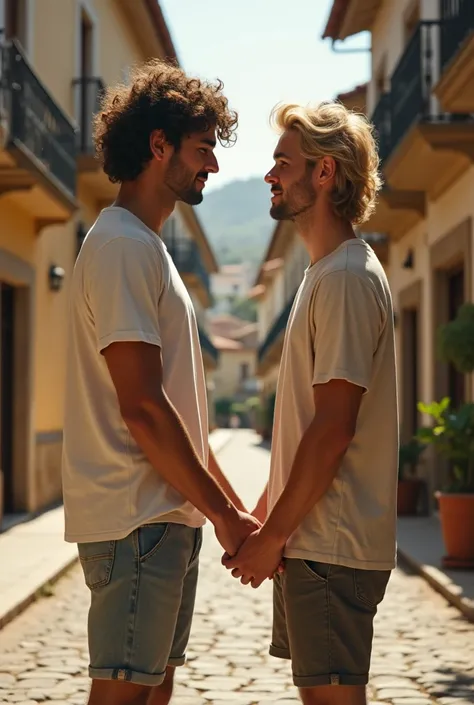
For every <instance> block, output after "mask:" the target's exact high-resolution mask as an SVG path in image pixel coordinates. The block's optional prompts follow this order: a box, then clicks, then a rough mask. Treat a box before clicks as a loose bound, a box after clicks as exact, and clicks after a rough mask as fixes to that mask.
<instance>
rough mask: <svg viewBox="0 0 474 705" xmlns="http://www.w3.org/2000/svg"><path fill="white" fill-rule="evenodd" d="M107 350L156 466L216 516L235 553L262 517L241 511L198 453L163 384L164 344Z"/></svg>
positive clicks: (134, 429) (133, 424)
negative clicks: (255, 518) (160, 346)
mask: <svg viewBox="0 0 474 705" xmlns="http://www.w3.org/2000/svg"><path fill="white" fill-rule="evenodd" d="M103 355H104V358H105V361H106V363H107V366H108V369H109V372H110V376H111V378H112V381H113V384H114V386H115V390H116V392H117V396H118V401H119V405H120V412H121V414H122V417H123V419H124V421H125V423H126V425H127V426H128V429H129V430H130V433H131V434H132V436H133V438H134V439H135V441H136V442H137V444H138V445H139V447H140V448H141V449H142V451H143V452H144V454H145V455H146V456H147V458H148V460H149V461H150V463H151V465H152V466H153V467H154V468H155V470H156V471H157V472H159V473H160V475H161V476H162V477H163V478H164V479H165V480H166V481H167V482H168V483H169V484H170V485H172V487H174V488H175V489H176V490H177V491H178V492H179V493H180V494H182V495H183V497H184V498H185V499H187V500H188V501H189V502H191V504H193V505H194V506H195V507H197V509H199V510H200V511H202V513H203V514H204V515H205V516H207V517H208V518H209V519H210V520H211V522H212V523H213V524H214V526H215V528H216V535H217V538H218V539H219V541H220V543H221V544H222V546H223V547H224V549H225V550H226V551H227V552H228V553H230V554H231V555H233V554H235V553H236V551H237V549H238V548H239V546H240V545H241V543H242V542H243V540H244V539H245V538H246V536H247V535H248V534H249V533H251V531H253V530H255V528H257V525H258V523H257V522H256V520H254V519H253V517H249V516H248V515H246V514H242V513H241V512H239V510H238V509H237V508H236V507H235V506H234V505H233V504H232V502H231V500H230V499H229V498H228V497H227V496H226V494H225V492H224V491H223V489H222V488H221V487H220V486H219V484H218V482H216V480H215V479H214V478H213V477H212V476H211V475H210V473H209V472H208V470H207V468H205V467H204V465H203V464H202V462H201V461H200V459H199V458H198V456H197V454H196V452H195V449H194V447H193V444H192V442H191V439H190V437H189V435H188V433H187V431H186V428H185V426H184V424H183V421H182V420H181V418H180V416H179V414H178V413H177V411H176V409H175V408H174V407H173V405H172V403H171V401H170V400H169V398H168V397H167V395H166V393H165V391H164V389H163V384H162V358H161V350H160V348H159V347H157V346H156V345H149V344H148V343H143V342H119V343H112V344H111V345H109V346H108V347H107V348H106V349H105V350H104V351H103Z"/></svg>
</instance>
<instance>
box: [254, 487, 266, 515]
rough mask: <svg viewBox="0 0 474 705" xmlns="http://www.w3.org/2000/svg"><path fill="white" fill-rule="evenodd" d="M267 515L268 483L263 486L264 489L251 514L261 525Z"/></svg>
mask: <svg viewBox="0 0 474 705" xmlns="http://www.w3.org/2000/svg"><path fill="white" fill-rule="evenodd" d="M267 513H268V483H267V484H266V485H265V489H264V490H263V492H262V494H261V495H260V497H259V500H258V502H257V504H256V506H255V509H254V510H253V512H252V514H253V515H254V517H256V518H257V519H258V520H259V521H261V522H262V523H263V522H264V521H265V519H266V518H267Z"/></svg>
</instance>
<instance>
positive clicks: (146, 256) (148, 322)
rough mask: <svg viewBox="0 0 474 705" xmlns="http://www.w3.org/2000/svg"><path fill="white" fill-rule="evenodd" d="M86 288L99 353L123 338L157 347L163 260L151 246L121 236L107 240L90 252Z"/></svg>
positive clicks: (124, 340) (159, 344) (158, 341)
mask: <svg viewBox="0 0 474 705" xmlns="http://www.w3.org/2000/svg"><path fill="white" fill-rule="evenodd" d="M87 289H88V294H89V296H88V298H89V306H90V309H91V313H92V316H93V320H94V326H95V332H96V342H97V349H98V351H99V352H102V351H103V350H104V349H105V348H106V347H107V346H108V345H110V344H111V343H116V342H127V341H129V342H131V341H132V342H133V341H142V342H144V343H151V344H153V345H158V346H160V347H161V336H160V327H159V320H158V302H159V298H160V295H161V292H162V289H163V263H162V262H161V259H160V257H159V254H158V253H157V252H156V251H155V250H154V248H153V247H152V246H151V245H148V244H146V243H144V242H141V241H140V240H133V239H132V238H125V237H118V238H116V239H114V240H111V241H110V242H109V243H107V244H106V245H104V246H103V247H102V248H101V249H100V250H98V251H97V252H96V253H95V254H94V257H93V260H92V262H91V267H90V270H89V282H88V287H87Z"/></svg>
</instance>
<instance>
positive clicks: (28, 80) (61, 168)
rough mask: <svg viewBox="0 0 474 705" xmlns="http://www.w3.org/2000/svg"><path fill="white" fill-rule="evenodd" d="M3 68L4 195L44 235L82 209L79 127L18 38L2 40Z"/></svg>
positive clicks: (0, 167) (0, 135)
mask: <svg viewBox="0 0 474 705" xmlns="http://www.w3.org/2000/svg"><path fill="white" fill-rule="evenodd" d="M0 64H1V65H0V76H1V84H0V85H1V87H0V140H1V143H2V144H1V148H2V151H1V152H0V194H2V195H3V196H4V197H8V198H9V199H11V200H12V201H14V202H15V203H16V204H17V205H18V206H20V208H22V209H24V210H26V211H27V212H29V213H31V215H32V216H33V218H34V219H35V223H36V229H37V231H39V230H41V228H42V227H45V226H47V225H51V224H54V223H62V222H64V221H66V220H69V218H70V217H71V214H72V212H73V211H74V210H75V209H76V200H75V192H76V134H75V128H74V126H73V124H72V123H71V121H70V120H69V119H68V117H67V116H66V115H65V113H63V111H62V110H61V108H60V107H59V106H58V105H57V103H56V102H55V101H54V99H53V98H52V96H51V95H50V94H49V93H48V91H47V90H46V88H45V87H44V86H43V84H42V83H41V81H40V80H39V78H38V77H37V76H36V74H35V73H34V71H33V69H32V68H31V66H30V65H29V63H28V61H27V59H26V57H25V56H24V54H23V51H22V49H21V48H20V47H19V45H18V44H17V43H16V42H15V41H14V40H13V41H11V42H10V41H8V42H7V41H2V42H1V44H0Z"/></svg>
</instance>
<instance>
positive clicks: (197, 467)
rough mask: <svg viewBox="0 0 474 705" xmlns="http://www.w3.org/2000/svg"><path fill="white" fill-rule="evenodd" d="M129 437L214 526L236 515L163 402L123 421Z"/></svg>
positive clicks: (175, 415) (170, 408) (176, 417)
mask: <svg viewBox="0 0 474 705" xmlns="http://www.w3.org/2000/svg"><path fill="white" fill-rule="evenodd" d="M125 421H126V423H127V426H128V428H129V430H130V433H131V434H132V436H133V437H134V439H135V441H136V442H137V444H138V445H139V446H140V448H141V449H142V451H143V452H144V453H145V455H146V456H147V458H148V459H149V461H150V463H151V464H152V466H153V467H154V468H155V470H156V471H157V472H159V473H160V475H161V476H162V477H163V478H164V479H165V480H166V481H167V482H168V483H169V484H170V485H171V486H172V487H174V488H175V489H176V490H177V491H178V492H179V493H180V494H181V495H183V497H184V498H185V499H187V500H188V501H189V502H191V504H193V505H194V506H195V507H196V508H197V509H199V510H200V511H201V512H202V513H203V514H204V515H205V516H206V517H208V519H210V520H211V521H212V522H213V523H215V522H216V521H217V520H218V519H221V518H223V517H225V516H226V515H228V514H232V513H235V512H236V507H234V505H233V504H232V502H231V499H230V498H229V497H227V496H226V493H225V490H224V489H223V488H222V487H221V486H220V485H219V483H218V482H217V481H216V479H214V478H213V477H212V476H211V474H210V473H209V472H208V470H207V468H206V467H205V466H204V465H203V463H202V462H201V461H200V459H199V458H198V456H197V454H196V451H195V449H194V446H193V444H192V441H191V439H190V437H189V434H188V432H187V430H186V428H185V426H184V423H183V422H182V420H181V418H180V416H179V414H178V412H177V411H176V409H175V408H174V407H173V405H172V404H171V402H170V401H169V400H168V399H167V398H165V399H164V400H163V401H162V402H160V403H155V402H152V403H149V404H147V407H146V408H142V409H140V410H139V412H137V413H135V414H134V415H133V418H130V419H128V420H127V419H126V420H125Z"/></svg>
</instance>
